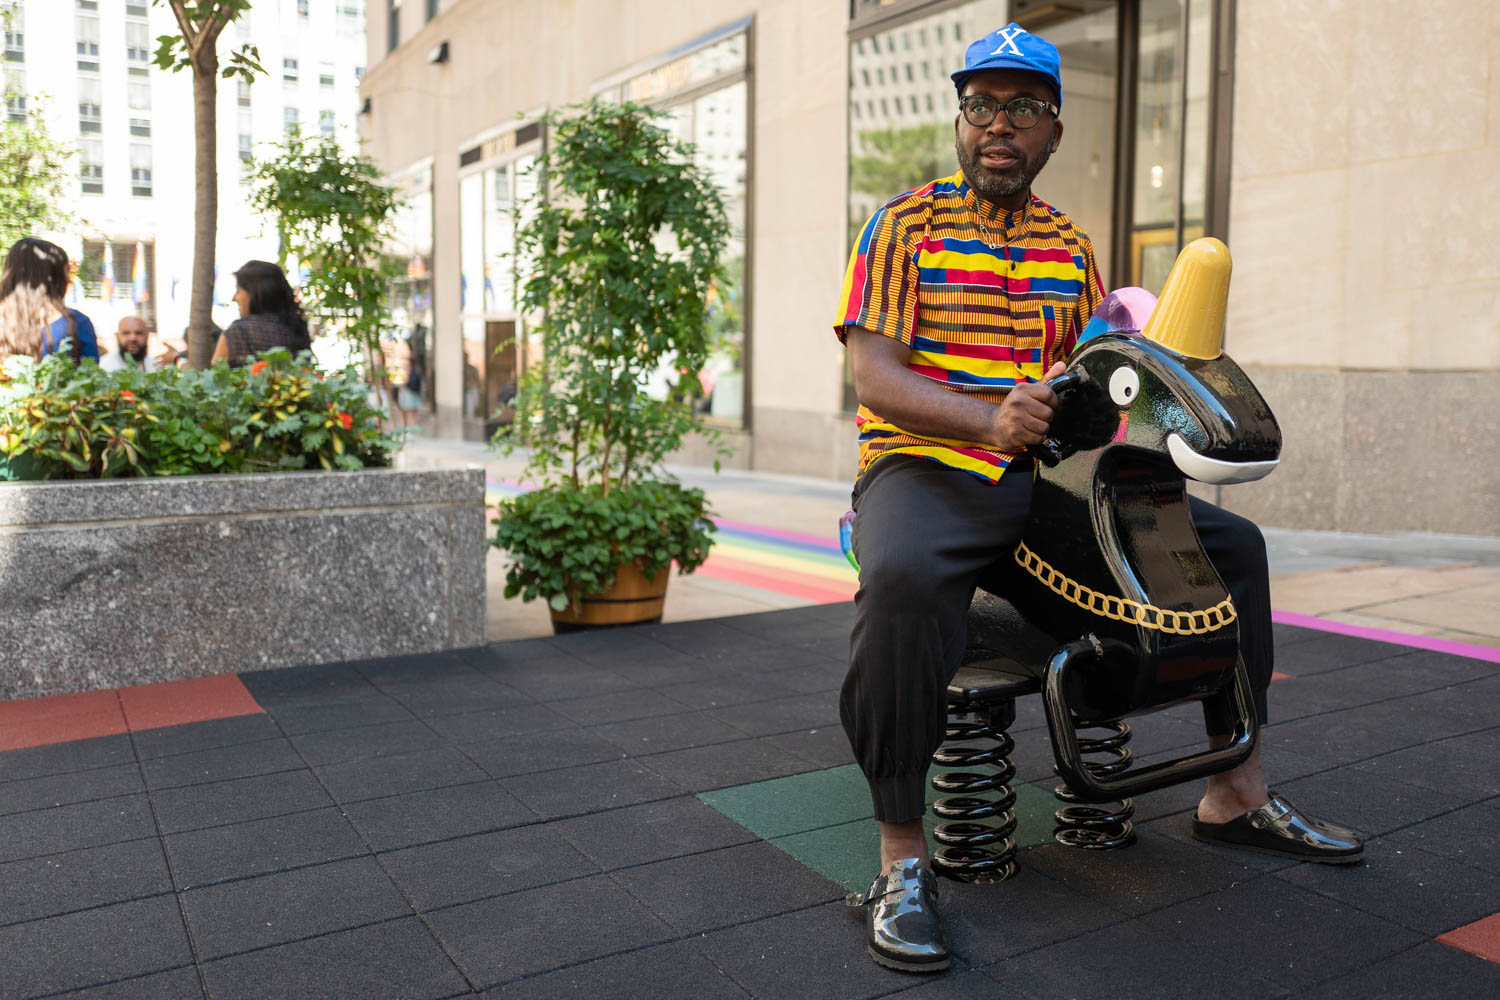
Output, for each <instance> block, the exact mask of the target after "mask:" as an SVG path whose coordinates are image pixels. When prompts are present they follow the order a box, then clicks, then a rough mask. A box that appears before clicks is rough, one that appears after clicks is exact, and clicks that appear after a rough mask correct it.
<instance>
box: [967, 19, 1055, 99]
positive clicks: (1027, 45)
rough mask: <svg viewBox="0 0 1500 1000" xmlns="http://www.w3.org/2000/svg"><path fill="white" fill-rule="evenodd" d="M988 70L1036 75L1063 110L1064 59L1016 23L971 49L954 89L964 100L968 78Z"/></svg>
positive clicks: (1045, 42)
mask: <svg viewBox="0 0 1500 1000" xmlns="http://www.w3.org/2000/svg"><path fill="white" fill-rule="evenodd" d="M985 69H1020V70H1025V71H1026V72H1028V73H1035V74H1037V75H1038V76H1040V77H1042V78H1043V79H1045V80H1046V81H1047V82H1048V83H1049V84H1051V85H1052V89H1053V91H1054V92H1055V93H1056V94H1057V106H1058V107H1062V59H1061V58H1060V57H1059V56H1058V54H1057V46H1056V45H1053V44H1052V43H1051V42H1049V41H1047V40H1046V39H1045V38H1038V37H1037V36H1036V35H1033V34H1032V33H1031V32H1029V31H1027V30H1026V29H1025V28H1023V27H1021V26H1020V25H1019V24H1017V23H1016V22H1014V21H1012V22H1011V23H1010V24H1007V25H1006V26H1005V27H1003V28H1000V29H998V30H996V31H992V32H990V33H989V34H988V35H985V36H984V37H983V38H981V39H980V40H979V41H977V42H974V43H973V44H972V45H970V46H969V48H968V51H967V52H965V53H964V68H963V69H961V70H959V71H958V72H957V73H954V74H953V86H954V87H956V88H957V89H958V93H959V96H963V92H964V84H965V83H967V82H968V80H969V77H971V76H973V75H974V74H975V73H978V72H979V71H980V70H985Z"/></svg>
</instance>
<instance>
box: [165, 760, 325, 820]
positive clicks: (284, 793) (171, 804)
mask: <svg viewBox="0 0 1500 1000" xmlns="http://www.w3.org/2000/svg"><path fill="white" fill-rule="evenodd" d="M151 802H152V804H153V805H154V806H155V807H156V817H157V822H158V824H159V825H160V826H161V832H162V833H163V834H168V833H181V832H182V831H184V830H197V829H202V828H204V827H210V826H225V825H227V824H229V823H241V822H244V821H245V820H249V819H264V818H265V817H267V816H280V815H283V814H285V813H293V812H301V811H303V810H307V809H317V808H319V807H320V806H327V805H332V804H333V803H332V800H331V799H330V798H329V797H328V793H327V792H325V791H324V790H323V786H322V785H320V784H318V779H317V778H315V777H313V774H312V772H311V771H308V770H300V771H282V772H279V773H276V774H262V775H256V776H255V777H252V778H235V779H233V780H231V781H216V782H214V783H212V784H208V785H186V786H183V787H181V788H164V789H161V790H160V791H156V792H153V793H152V795H151Z"/></svg>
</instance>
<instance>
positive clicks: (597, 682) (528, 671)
mask: <svg viewBox="0 0 1500 1000" xmlns="http://www.w3.org/2000/svg"><path fill="white" fill-rule="evenodd" d="M490 676H491V677H494V678H495V679H496V680H499V681H503V682H504V683H505V684H507V685H509V686H510V687H512V688H515V689H516V690H517V691H519V692H521V693H522V694H524V695H525V696H526V697H528V698H531V699H534V700H536V701H540V702H552V701H561V700H563V699H565V698H593V697H597V696H599V695H604V694H613V693H615V692H617V691H629V690H633V689H635V688H638V687H640V684H639V683H638V682H636V681H634V680H631V679H630V678H628V677H624V676H622V675H620V674H618V673H616V672H615V671H613V670H604V669H602V668H599V667H591V666H588V665H587V664H583V663H579V662H578V661H577V660H571V661H565V662H563V663H557V664H554V663H542V664H536V665H529V666H525V667H518V668H514V669H509V670H495V671H493V672H491V674H490Z"/></svg>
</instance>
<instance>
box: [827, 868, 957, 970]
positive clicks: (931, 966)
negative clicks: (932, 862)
mask: <svg viewBox="0 0 1500 1000" xmlns="http://www.w3.org/2000/svg"><path fill="white" fill-rule="evenodd" d="M937 899H938V893H937V879H936V878H935V877H934V876H933V874H932V872H930V871H928V870H927V869H925V868H923V867H922V862H921V860H920V859H918V858H902V859H900V860H897V861H893V862H892V863H891V867H890V870H889V871H886V872H882V873H881V874H880V875H879V876H878V877H877V878H876V879H875V881H874V883H873V884H872V885H871V886H870V889H869V891H868V892H866V893H864V894H863V895H859V894H855V895H851V896H850V897H849V898H848V902H849V904H850V905H851V906H863V907H865V940H866V946H867V948H868V949H869V952H870V957H871V958H873V959H875V961H877V962H879V963H880V964H881V965H884V966H888V967H889V968H892V969H900V970H902V971H903V972H940V971H942V970H943V969H946V968H947V967H948V938H947V935H946V934H945V933H944V931H943V921H942V919H941V917H939V916H938V911H937Z"/></svg>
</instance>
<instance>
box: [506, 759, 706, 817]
mask: <svg viewBox="0 0 1500 1000" xmlns="http://www.w3.org/2000/svg"><path fill="white" fill-rule="evenodd" d="M499 784H500V787H502V788H504V789H505V790H506V791H508V792H510V793H511V794H512V795H514V796H515V797H516V798H518V799H520V800H521V801H522V802H524V803H526V805H527V806H528V807H529V808H530V809H531V810H532V811H533V812H535V813H536V814H537V815H538V816H541V817H542V818H544V819H557V818H560V817H563V816H577V815H579V814H581V813H591V812H598V811H599V810H601V809H618V808H620V807H621V806H632V805H635V804H636V803H638V802H649V801H650V800H652V799H666V798H672V797H674V796H677V795H681V794H682V789H681V788H679V787H678V786H677V785H675V784H673V783H672V782H671V781H669V780H667V779H666V778H663V777H662V776H661V775H660V774H658V773H656V771H654V770H653V769H651V768H649V767H647V766H646V765H645V764H644V763H642V762H640V761H636V760H631V759H628V758H627V759H624V760H611V761H605V762H603V763H601V764H584V765H582V766H581V767H569V768H564V769H562V770H559V771H544V772H542V773H540V774H517V775H512V776H511V777H508V778H501V779H499Z"/></svg>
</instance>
